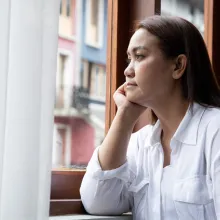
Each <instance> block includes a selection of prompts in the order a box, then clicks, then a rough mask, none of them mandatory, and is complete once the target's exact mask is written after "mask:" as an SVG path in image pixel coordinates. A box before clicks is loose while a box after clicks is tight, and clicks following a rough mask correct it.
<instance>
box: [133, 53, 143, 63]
mask: <svg viewBox="0 0 220 220" xmlns="http://www.w3.org/2000/svg"><path fill="white" fill-rule="evenodd" d="M143 57H144V56H143V55H139V54H137V55H135V59H136V60H138V61H139V60H141V59H142V58H143Z"/></svg>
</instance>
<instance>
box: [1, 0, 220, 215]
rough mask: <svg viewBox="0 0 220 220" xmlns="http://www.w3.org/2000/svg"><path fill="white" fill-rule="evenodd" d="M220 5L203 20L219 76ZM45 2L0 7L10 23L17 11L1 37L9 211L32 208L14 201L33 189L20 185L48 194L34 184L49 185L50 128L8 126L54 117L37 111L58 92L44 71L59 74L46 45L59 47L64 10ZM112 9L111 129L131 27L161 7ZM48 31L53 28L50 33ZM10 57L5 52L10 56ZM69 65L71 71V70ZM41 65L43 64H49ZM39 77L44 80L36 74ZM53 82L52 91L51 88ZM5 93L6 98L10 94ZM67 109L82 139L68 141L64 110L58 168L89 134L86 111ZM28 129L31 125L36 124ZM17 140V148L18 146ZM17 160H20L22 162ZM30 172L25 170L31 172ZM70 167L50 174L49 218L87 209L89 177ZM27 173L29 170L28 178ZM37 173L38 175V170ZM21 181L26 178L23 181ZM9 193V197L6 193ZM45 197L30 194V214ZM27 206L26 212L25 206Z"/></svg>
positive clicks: (120, 5)
mask: <svg viewBox="0 0 220 220" xmlns="http://www.w3.org/2000/svg"><path fill="white" fill-rule="evenodd" d="M83 1H84V0H77V5H78V6H79V7H78V6H77V9H78V10H77V16H76V17H77V19H76V20H77V22H78V23H79V24H81V23H80V17H81V14H80V13H81V12H82V11H83V10H82V8H83V7H82V5H81V6H80V4H81V3H82V2H83ZM217 1H218V0H205V5H206V7H205V14H206V16H205V18H206V26H205V36H206V42H207V45H208V48H209V53H210V56H211V59H212V61H213V64H214V69H215V71H216V73H218V74H219V72H220V71H219V70H220V64H219V62H218V57H219V55H218V53H219V51H220V43H219V41H218V39H219V31H218V30H219V29H218V25H219V19H220V15H219V13H218V11H219V9H220V8H219V5H218V4H217ZM42 2H43V1H42ZM42 2H38V3H37V1H35V2H33V1H32V3H33V4H32V3H31V1H30V4H28V5H27V8H28V10H27V8H24V7H19V6H20V5H19V3H18V2H17V1H11V4H2V5H1V6H2V7H0V10H1V12H4V13H0V14H1V15H3V16H5V18H8V19H9V18H10V16H9V15H10V13H12V14H11V16H13V17H14V16H15V17H14V19H13V25H12V26H11V27H10V30H11V31H8V30H9V25H8V22H3V23H2V24H1V27H2V28H3V30H4V31H2V41H1V43H2V46H3V47H2V50H1V52H2V62H1V70H2V74H1V77H2V80H1V82H2V87H1V88H2V92H1V93H0V95H1V100H6V99H7V103H6V102H5V101H4V102H2V103H1V104H2V106H3V108H1V109H2V114H0V117H1V118H0V119H1V121H2V125H1V126H2V127H1V133H0V134H1V140H2V149H1V156H2V158H1V159H2V161H3V160H4V164H5V166H1V171H2V172H1V173H4V175H5V176H4V177H5V178H3V179H4V181H2V187H4V188H3V189H4V190H5V191H4V195H2V198H4V199H5V198H7V199H6V200H3V201H1V202H4V205H7V210H13V209H16V205H18V204H19V203H20V204H28V202H27V201H25V199H27V198H28V197H25V196H24V197H19V200H14V197H13V195H14V196H16V195H21V194H22V193H23V192H25V190H26V189H27V188H26V187H22V188H21V186H27V187H28V188H30V189H31V191H32V190H34V189H36V190H37V191H38V190H39V189H40V188H42V186H44V184H42V185H41V186H40V187H39V185H38V183H36V180H37V179H38V180H41V181H42V182H43V179H48V175H47V173H46V172H44V171H45V167H44V165H46V164H43V166H41V167H40V166H39V165H38V162H37V161H38V160H39V161H40V159H41V158H40V157H44V156H45V155H44V154H46V153H47V152H44V147H45V150H48V149H49V148H48V146H46V145H49V144H50V143H49V142H48V140H46V141H44V140H45V139H46V138H45V136H47V134H48V130H47V129H44V127H43V126H40V127H37V124H38V125H39V124H40V123H38V121H37V120H36V118H35V119H34V120H33V121H34V122H33V127H32V128H33V129H34V132H33V130H32V129H30V126H29V124H28V126H26V125H22V123H14V124H10V123H8V122H9V121H13V119H14V118H16V117H17V116H18V115H17V114H21V115H19V116H22V117H23V116H25V114H28V116H30V119H33V114H32V113H34V115H35V116H39V118H37V119H40V120H42V119H46V118H47V116H49V117H50V114H49V111H46V112H47V113H48V115H44V116H45V117H41V116H42V115H41V114H39V111H40V110H39V109H40V108H39V109H38V107H39V105H42V107H43V109H44V110H48V107H50V106H46V103H47V101H48V99H50V98H51V96H50V95H49V96H47V94H43V95H42V96H40V95H39V94H40V92H41V91H42V88H43V91H48V93H49V92H50V93H51V94H52V92H51V91H52V84H53V79H51V82H50V81H49V80H48V78H50V77H48V78H47V72H46V70H48V71H49V72H50V74H48V76H52V74H51V73H52V72H55V70H54V68H52V66H53V64H54V62H53V61H52V62H51V58H52V57H53V59H54V56H51V52H52V48H51V47H50V46H51V45H50V42H48V39H50V40H51V38H53V39H52V40H53V43H52V42H51V44H53V45H52V46H54V45H55V37H54V32H53V31H54V30H55V28H54V26H53V24H52V22H51V21H53V19H55V15H56V14H55V11H56V12H58V10H59V8H58V7H59V5H58V4H57V5H56V7H54V8H53V6H54V5H53V4H55V2H54V3H53V4H49V3H48V4H42ZM71 2H72V1H71ZM218 2H219V1H218ZM36 6H37V7H36ZM43 6H44V7H43ZM11 7H12V8H13V10H11ZM40 7H42V11H43V10H44V12H47V11H50V12H51V14H48V16H45V14H46V15H47V13H42V11H40V10H34V8H40ZM107 8H108V56H107V63H106V69H107V71H106V72H107V74H106V80H107V83H106V86H107V90H106V91H107V94H106V99H107V100H106V109H107V111H106V117H105V128H106V130H108V128H109V126H110V124H111V121H112V119H113V117H114V115H115V112H116V107H115V105H114V102H113V99H112V94H113V92H114V91H115V89H116V88H117V87H118V86H119V85H121V84H122V83H123V82H124V76H123V74H122V73H123V71H124V68H125V66H126V63H125V62H124V60H125V58H126V49H127V45H128V42H129V38H130V35H131V32H130V30H131V29H132V26H133V23H132V21H134V20H137V19H142V18H143V17H145V16H148V15H152V14H154V13H155V12H158V11H159V8H160V1H159V0H152V1H146V0H140V1H128V2H127V3H126V4H124V1H121V0H108V7H107ZM29 9H30V10H29ZM52 9H54V10H52ZM56 9H57V10H56ZM130 9H132V10H130ZM63 10H64V9H63V6H61V11H63ZM26 11H31V12H32V13H33V14H34V16H33V18H34V20H33V21H34V23H33V24H32V28H33V29H34V31H35V32H34V33H37V34H34V35H35V37H36V41H35V44H33V42H32V41H33V35H32V34H31V35H30V33H29V32H28V29H27V28H26V27H27V25H30V20H28V21H27V19H26V17H25V16H23V17H19V19H16V18H17V17H16V16H17V15H20V14H23V13H25V12H26ZM82 13H83V12H82ZM61 17H62V16H61ZM45 18H47V19H45ZM45 20H46V23H44V25H45V24H46V25H48V26H49V27H51V28H40V29H39V26H41V25H42V21H45ZM103 20H104V19H103ZM8 21H9V20H8ZM17 21H18V22H17ZM21 24H22V25H21ZM17 25H19V30H20V31H18V30H17V27H16V26H17ZM48 26H47V27H48ZM14 28H15V29H16V30H15V29H14ZM53 28H54V29H53ZM45 30H47V34H45V32H44V31H45ZM48 30H50V31H51V32H50V31H48ZM48 33H49V34H48ZM8 34H9V35H10V37H8ZM77 34H78V33H77ZM45 36H46V37H45ZM8 39H10V41H12V42H14V43H12V44H10V52H9V51H8V47H7V45H8V44H9V43H10V42H9V41H8ZM79 39H81V38H79ZM81 43H83V42H81ZM42 45H44V47H43V48H38V46H39V47H41V46H42ZM48 45H49V46H48ZM74 46H76V45H74V41H73V40H72V41H71V40H69V39H66V38H62V37H60V39H59V48H62V50H65V49H67V50H71V51H72V50H74V49H75V47H74ZM45 48H46V49H48V51H49V53H47V52H48V51H47V50H45ZM38 49H39V50H38ZM41 49H43V50H41ZM22 50H24V51H23V52H24V53H23V55H24V56H17V55H18V54H20V53H21V51H22ZM81 52H82V51H81ZM43 53H45V54H44V55H45V56H41V55H42V54H43ZM5 54H7V56H6V55H5ZM59 54H60V53H58V54H57V55H58V62H57V63H59V62H60V63H62V61H59V58H60V57H59ZM61 54H63V55H65V56H67V57H68V59H67V60H68V61H66V63H67V64H66V65H63V66H67V68H68V72H69V71H70V70H75V69H78V70H79V69H80V68H76V66H77V65H78V66H80V65H79V64H78V63H77V62H76V60H77V59H76V57H74V55H71V56H70V55H67V54H66V53H61ZM73 54H75V55H76V54H77V56H78V55H79V54H80V53H73ZM47 55H48V56H47ZM80 56H81V55H80ZM48 57H49V58H48ZM42 58H43V59H42ZM42 60H43V62H42ZM61 60H62V58H61ZM63 60H65V59H63ZM8 61H10V62H8ZM14 61H16V62H14ZM80 61H81V59H80ZM63 63H64V62H63ZM70 63H71V65H69V64H70ZM15 64H16V65H15ZM23 64H24V65H23ZM32 64H34V65H32ZM35 64H36V65H35ZM38 64H39V65H38ZM41 64H43V66H42V65H41ZM47 64H48V65H47ZM26 65H27V66H26ZM86 65H87V64H86ZM45 66H46V67H45ZM11 67H14V68H11ZM24 67H28V68H24ZM42 67H43V68H42ZM47 67H49V68H47ZM88 68H90V67H89V65H88ZM42 69H44V70H42ZM64 69H66V68H61V70H64ZM8 70H10V77H8V74H9V71H8ZM57 70H58V72H59V68H57ZM24 72H25V74H24ZM36 72H37V73H39V74H36ZM61 72H62V71H61ZM63 72H65V74H66V71H63ZM81 72H82V71H81V69H80V71H75V72H74V73H77V74H75V75H74V74H73V72H71V73H70V74H68V76H70V77H69V78H68V79H67V80H65V77H63V79H61V81H63V82H65V83H66V82H70V83H72V84H73V82H74V85H77V86H81V83H80V82H81V81H80V79H81V75H80V74H79V73H81ZM18 73H19V74H18ZM41 73H43V74H41ZM65 74H64V75H65ZM20 75H21V76H22V77H21V76H20ZM40 75H44V76H46V77H45V78H46V80H45V78H43V77H42V78H41V77H38V76H40ZM54 75H55V74H54ZM18 76H19V77H18ZM73 76H74V77H73ZM54 77H55V76H54ZM24 79H25V81H24ZM36 79H37V80H36ZM42 79H43V80H42ZM86 79H88V77H86ZM26 80H27V82H30V83H32V84H33V86H34V89H33V90H31V86H32V84H31V85H28V86H27V84H28V83H26ZM41 80H42V81H41ZM44 80H45V81H44ZM6 82H7V83H6ZM24 82H25V83H24ZM41 82H42V83H41ZM48 82H49V83H48ZM38 83H39V84H38ZM47 83H48V85H46V84H47ZM86 84H87V83H86ZM7 85H10V86H8V87H7ZM21 85H24V87H25V88H22V89H21ZM17 86H18V87H17ZM45 88H46V90H45ZM57 88H58V87H57ZM30 90H31V91H34V92H33V95H31V96H27V97H28V98H29V99H28V100H27V99H25V98H26V94H25V93H27V92H29V91H30ZM72 90H73V88H72ZM72 90H71V89H70V90H69V91H70V93H69V94H70V95H68V96H69V97H71V94H72V92H71V91H72ZM6 91H8V92H7V93H6ZM79 91H80V90H79ZM16 94H18V95H17V97H16ZM36 94H37V95H36ZM19 96H20V97H19ZM32 96H33V97H34V98H37V99H38V98H39V100H37V102H32V100H33V97H32ZM40 97H42V98H43V100H42V102H40ZM45 97H46V99H45ZM78 97H79V98H80V99H81V100H84V101H87V98H86V96H85V92H84V93H83V92H82V93H80V95H79V96H78ZM19 98H20V99H19ZM31 98H32V99H31ZM72 99H73V98H72ZM21 101H22V102H21ZM38 101H39V103H38ZM9 104H10V105H9ZM36 104H37V105H36ZM27 106H29V107H30V108H27ZM16 108H17V109H16ZM30 109H31V110H30ZM61 109H62V110H65V109H66V108H64V107H63V108H61ZM67 110H68V111H67V112H68V114H69V115H71V120H72V117H73V116H74V115H76V116H77V119H74V120H73V123H75V124H76V125H77V126H75V127H74V128H75V130H76V136H75V137H76V139H71V138H70V139H69V137H70V134H71V133H72V131H71V129H70V128H69V127H68V126H67V122H68V120H69V121H71V120H70V119H68V117H66V115H67V114H66V113H65V112H62V111H61V112H60V113H59V114H58V115H56V114H55V117H54V119H55V120H54V124H55V125H54V128H55V131H56V132H54V133H55V135H54V136H55V137H57V139H56V141H55V142H54V143H57V144H58V147H57V149H58V151H59V150H60V149H61V150H60V153H59V154H57V157H55V158H56V159H57V160H55V164H56V163H58V162H57V161H60V165H59V166H58V167H60V166H63V164H64V161H65V159H64V158H68V160H67V159H66V161H67V162H68V163H67V164H71V163H72V162H71V160H69V157H66V156H63V155H71V153H68V150H69V148H68V145H67V142H68V141H69V142H70V143H71V144H72V146H74V152H75V150H76V152H77V148H75V147H76V146H81V145H80V144H82V143H80V142H82V139H81V140H80V138H78V137H77V135H78V134H79V133H80V132H82V131H84V132H85V131H89V132H90V131H91V127H89V126H86V124H85V121H84V118H83V117H82V111H78V109H75V108H74V109H72V108H67ZM72 110H73V111H72ZM15 111H17V112H15ZM54 111H55V112H56V108H55V109H54ZM12 113H13V114H12ZM41 113H42V112H41ZM43 113H44V112H43ZM6 116H7V117H6ZM10 116H13V117H14V118H10ZM84 116H85V114H84ZM73 118H74V117H73ZM6 119H7V120H6ZM28 119H29V118H28ZM29 122H30V121H29V120H28V123H29ZM30 123H32V120H31V122H30ZM79 124H80V126H79ZM5 127H8V131H7V132H9V131H10V133H8V134H13V135H14V137H16V138H18V137H19V136H20V137H21V138H22V139H19V138H20V137H19V138H18V139H16V138H12V136H11V135H8V137H6V136H7V135H6V133H7V132H6V133H5ZM29 130H31V132H30V133H29V132H27V133H28V136H27V133H26V132H25V131H29ZM35 131H36V132H35ZM42 131H43V132H42ZM38 132H39V133H38ZM77 132H78V133H77ZM29 134H30V135H29ZM56 134H57V135H56ZM40 135H42V136H44V137H42V139H41V140H39V139H40V137H41V136H40ZM91 136H92V132H91V135H90V137H91ZM90 137H89V138H90ZM89 138H87V139H86V140H85V141H86V142H88V140H89ZM43 139H44V140H43ZM17 140H18V142H17V143H16V141H17ZM19 140H21V141H19ZM26 140H28V141H26ZM33 140H35V141H33ZM54 140H55V138H54ZM41 141H42V144H39V143H38V142H41ZM83 141H84V140H83ZM7 142H8V143H7ZM63 142H65V145H64V147H63V148H62V146H63ZM78 142H79V143H78ZM15 144H16V145H17V146H20V147H22V149H21V148H20V147H17V149H15V148H14V146H15ZM39 145H40V147H42V150H41V152H39V151H35V149H37V147H38V146H39ZM54 145H55V144H54ZM94 145H95V144H94ZM60 146H61V147H60ZM7 147H8V148H7ZM26 148H27V149H26ZM5 149H7V151H5ZM10 152H13V154H11V155H10ZM33 152H36V155H38V156H36V155H33ZM6 154H7V157H5V155H6ZM77 154H78V157H77V158H74V161H76V159H79V160H80V161H82V159H83V158H82V157H81V156H83V155H82V154H81V153H80V152H77ZM13 155H16V156H15V157H14V156H13ZM27 155H28V156H29V155H31V156H32V157H31V158H29V159H27ZM60 155H61V156H60ZM12 156H13V157H12ZM45 157H46V156H45ZM70 158H71V157H70ZM13 159H16V161H17V163H16V162H15V161H14V160H13ZM32 159H33V160H32ZM11 161H12V163H11ZM69 161H70V162H69ZM13 162H14V163H13ZM45 162H47V165H48V160H47V159H46V160H45ZM13 164H16V169H15V167H12V166H13ZM78 164H79V161H78ZM27 165H28V166H27ZM29 165H30V166H29ZM65 166H67V169H69V168H68V165H65ZM25 167H26V168H27V169H25ZM30 168H31V169H30ZM70 168H71V170H70V169H69V170H68V171H67V172H64V168H62V167H61V169H63V171H60V170H58V169H57V170H56V171H53V172H52V187H51V208H50V212H51V214H72V213H79V212H83V208H82V204H81V203H80V201H79V193H78V190H79V185H80V182H81V180H82V177H83V174H84V171H81V170H79V169H74V168H73V167H70ZM23 169H24V170H25V171H26V172H23ZM17 170H19V171H21V172H20V175H19V176H16V181H17V182H18V183H19V184H14V183H13V181H11V178H14V177H15V176H14V174H16V172H17ZM36 170H37V171H39V172H35V171H36ZM41 172H42V173H43V175H41ZM33 173H36V175H32V174H33ZM64 173H65V174H64ZM6 174H7V175H6ZM27 174H31V177H34V178H30V176H29V175H27ZM44 175H45V176H44ZM27 177H28V178H27ZM23 178H24V179H25V180H24V181H23V182H22V180H23ZM41 178H42V179H41ZM28 179H32V181H31V182H29V181H28ZM7 180H8V181H7ZM46 182H47V181H45V182H44V183H46ZM7 183H9V184H8V186H7ZM23 183H25V184H23ZM29 183H33V184H32V185H31V184H30V185H28V184H29ZM35 183H36V184H35ZM40 183H41V182H40ZM6 186H7V187H6ZM43 188H44V187H43ZM45 188H46V187H45ZM20 189H21V190H20ZM19 190H20V191H19ZM17 191H19V193H17ZM9 192H10V194H8V193H9ZM40 192H43V194H41V195H40V197H39V196H38V193H37V192H34V193H33V194H32V195H33V197H34V199H33V201H34V203H31V200H30V201H29V202H30V203H31V205H30V206H29V207H31V209H29V211H30V210H32V208H33V207H36V203H35V201H37V200H35V198H38V202H39V203H38V206H37V207H38V208H39V206H40V203H41V202H44V201H45V200H46V197H47V196H45V195H44V193H45V194H47V189H44V190H41V191H40ZM13 193H14V194H13ZM24 195H26V194H24ZM44 196H45V197H44ZM8 199H11V201H13V202H12V203H10V202H8V203H7V200H8ZM63 199H65V201H63ZM52 200H56V201H52ZM58 200H59V201H58ZM67 200H68V202H67ZM6 203H7V204H6ZM46 203H47V201H45V206H47V205H46ZM19 208H20V207H17V209H16V211H15V212H12V213H14V215H16V213H21V211H20V212H19ZM22 208H24V206H23V207H22ZM35 210H37V209H35ZM38 210H39V209H38ZM23 211H24V209H23V210H22V212H23ZM23 213H24V212H23ZM32 213H33V218H34V219H36V215H38V214H39V215H38V216H41V214H42V216H43V215H44V214H45V213H46V210H45V212H44V211H41V213H36V212H35V211H34V212H33V211H31V212H29V214H30V215H31V216H32ZM1 214H2V213H1ZM4 214H7V213H6V212H4ZM25 214H26V213H25ZM12 215H13V214H12ZM14 215H13V216H14Z"/></svg>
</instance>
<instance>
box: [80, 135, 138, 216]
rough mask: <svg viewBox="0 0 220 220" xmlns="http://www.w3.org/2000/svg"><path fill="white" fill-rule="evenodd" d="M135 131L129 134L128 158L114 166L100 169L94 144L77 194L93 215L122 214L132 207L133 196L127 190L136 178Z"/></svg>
mask: <svg viewBox="0 0 220 220" xmlns="http://www.w3.org/2000/svg"><path fill="white" fill-rule="evenodd" d="M137 141H138V140H137V133H134V134H132V135H131V138H130V141H129V146H128V153H127V161H126V162H125V164H123V165H122V166H120V167H118V168H117V169H114V170H106V171H103V170H102V169H101V166H100V164H99V160H98V150H99V148H97V149H96V150H95V151H94V153H93V156H92V158H91V160H90V162H89V164H88V167H87V171H86V174H85V176H84V178H83V181H82V184H81V188H80V194H81V199H82V202H83V205H84V207H85V209H86V211H87V212H88V213H90V214H96V215H121V214H123V213H125V212H129V211H131V208H132V206H133V198H132V195H131V192H129V191H128V188H129V186H130V185H131V183H132V181H133V179H134V178H135V169H136V163H135V155H136V153H137V152H136V151H137V143H138V142H137Z"/></svg>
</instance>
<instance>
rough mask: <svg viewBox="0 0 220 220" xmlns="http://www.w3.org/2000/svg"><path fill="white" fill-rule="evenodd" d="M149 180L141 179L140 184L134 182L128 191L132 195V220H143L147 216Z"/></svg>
mask: <svg viewBox="0 0 220 220" xmlns="http://www.w3.org/2000/svg"><path fill="white" fill-rule="evenodd" d="M148 186H149V179H143V180H141V181H140V182H138V181H137V180H135V181H134V182H133V183H132V184H131V185H130V187H129V189H128V191H130V192H131V193H132V194H133V198H134V205H133V208H132V214H133V218H134V220H144V219H145V217H146V215H147V210H148V209H147V207H148V205H147V203H148V201H147V200H148Z"/></svg>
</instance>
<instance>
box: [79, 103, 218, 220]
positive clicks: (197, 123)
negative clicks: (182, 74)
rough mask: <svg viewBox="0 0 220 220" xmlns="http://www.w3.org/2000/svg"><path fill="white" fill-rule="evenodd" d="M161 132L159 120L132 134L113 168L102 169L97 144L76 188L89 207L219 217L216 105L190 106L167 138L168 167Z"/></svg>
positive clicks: (140, 218) (149, 216)
mask: <svg viewBox="0 0 220 220" xmlns="http://www.w3.org/2000/svg"><path fill="white" fill-rule="evenodd" d="M160 135H161V126H160V121H159V120H158V121H157V123H156V124H155V125H147V126H146V127H144V128H142V129H141V130H140V131H138V132H136V133H134V134H132V135H131V139H130V142H129V146H128V152H127V162H126V163H125V164H123V165H122V166H121V167H119V168H117V169H114V170H109V171H102V169H101V167H100V164H99V161H98V156H97V151H98V148H97V149H96V150H95V152H94V154H93V157H92V159H91V160H90V162H89V165H88V167H87V172H86V174H85V177H84V179H83V182H82V185H81V189H80V193H81V198H82V201H83V204H84V206H85V209H86V210H87V211H88V212H89V213H92V214H100V215H118V214H122V213H124V212H128V211H132V213H133V218H134V219H136V220H145V219H146V220H165V219H169V220H220V110H219V109H217V108H206V107H203V106H201V105H199V104H197V103H194V104H193V105H192V106H191V108H189V109H188V111H187V113H186V115H185V117H184V118H183V120H182V122H181V123H180V125H179V127H178V129H177V131H176V132H175V134H174V136H173V138H172V139H171V142H170V147H171V150H172V152H171V162H170V167H166V168H163V162H164V155H163V148H162V145H161V142H160ZM118 147H120V146H118ZM165 169H168V170H165Z"/></svg>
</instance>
